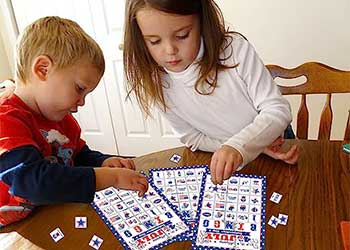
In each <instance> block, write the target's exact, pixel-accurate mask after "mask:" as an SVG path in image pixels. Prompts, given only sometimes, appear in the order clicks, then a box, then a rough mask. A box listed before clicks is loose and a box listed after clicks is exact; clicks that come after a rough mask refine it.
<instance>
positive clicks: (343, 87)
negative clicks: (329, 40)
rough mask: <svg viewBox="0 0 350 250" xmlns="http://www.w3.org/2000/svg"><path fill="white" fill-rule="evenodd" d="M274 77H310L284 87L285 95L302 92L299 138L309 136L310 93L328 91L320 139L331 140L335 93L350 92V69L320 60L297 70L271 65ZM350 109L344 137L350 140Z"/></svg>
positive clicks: (298, 127)
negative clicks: (336, 67) (307, 101)
mask: <svg viewBox="0 0 350 250" xmlns="http://www.w3.org/2000/svg"><path fill="white" fill-rule="evenodd" d="M267 68H268V69H269V71H270V73H271V75H272V77H273V78H274V79H275V78H277V77H279V78H284V79H294V78H298V77H301V76H305V77H306V82H305V83H303V84H300V85H297V86H280V85H279V88H280V90H281V93H282V94H283V95H301V103H300V107H299V111H298V115H297V133H296V134H297V137H298V138H300V139H308V126H309V110H308V108H307V105H306V95H309V94H327V101H326V104H325V106H324V108H323V111H322V114H321V118H320V125H319V133H318V139H320V140H321V139H322V140H323V139H325V140H329V139H330V134H331V127H332V120H333V112H332V107H331V95H332V94H334V93H350V71H343V70H339V69H335V68H332V67H329V66H327V65H325V64H322V63H319V62H307V63H304V64H302V65H300V66H298V67H296V68H293V69H286V68H283V67H281V66H278V65H267ZM349 119H350V111H349V114H348V121H347V125H346V129H345V133H344V139H347V140H349V139H350V135H349V134H350V131H349V129H350V121H349Z"/></svg>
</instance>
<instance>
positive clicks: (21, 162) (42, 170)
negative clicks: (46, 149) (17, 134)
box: [0, 146, 96, 205]
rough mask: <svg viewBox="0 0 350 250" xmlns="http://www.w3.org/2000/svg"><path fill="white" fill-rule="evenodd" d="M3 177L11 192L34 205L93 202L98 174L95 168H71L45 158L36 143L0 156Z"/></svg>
mask: <svg viewBox="0 0 350 250" xmlns="http://www.w3.org/2000/svg"><path fill="white" fill-rule="evenodd" d="M0 180H1V181H3V182H4V183H6V184H7V185H9V187H10V189H9V192H10V194H11V195H14V196H18V197H21V198H24V199H26V200H28V201H30V202H32V203H33V204H35V205H40V204H51V203H62V202H82V203H89V202H92V200H93V198H94V193H95V188H96V177H95V172H94V169H93V168H92V167H79V166H76V167H70V166H65V165H62V164H59V163H55V162H53V161H50V160H49V159H44V158H43V157H42V156H41V154H40V152H39V151H38V149H37V148H36V147H34V146H22V147H18V148H15V149H12V150H10V151H8V152H6V153H4V154H3V155H1V157H0Z"/></svg>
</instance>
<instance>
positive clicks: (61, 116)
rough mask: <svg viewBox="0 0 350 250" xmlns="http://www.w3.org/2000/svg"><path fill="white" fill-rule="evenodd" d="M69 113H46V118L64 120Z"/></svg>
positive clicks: (57, 120)
mask: <svg viewBox="0 0 350 250" xmlns="http://www.w3.org/2000/svg"><path fill="white" fill-rule="evenodd" d="M68 114H69V113H65V114H55V115H52V114H49V115H45V118H46V119H47V120H49V121H52V122H59V121H62V120H63V118H64V117H65V116H66V115H68Z"/></svg>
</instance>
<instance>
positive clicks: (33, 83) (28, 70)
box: [0, 17, 148, 227]
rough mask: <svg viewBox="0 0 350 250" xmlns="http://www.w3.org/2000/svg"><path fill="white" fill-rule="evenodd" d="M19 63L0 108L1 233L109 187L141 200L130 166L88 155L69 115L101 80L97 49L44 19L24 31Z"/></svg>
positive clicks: (62, 22)
mask: <svg viewBox="0 0 350 250" xmlns="http://www.w3.org/2000/svg"><path fill="white" fill-rule="evenodd" d="M16 60H17V62H16V90H15V92H14V94H13V95H11V96H10V97H8V98H7V99H5V100H3V101H2V102H1V105H0V227H1V226H5V225H7V224H9V223H12V222H15V221H18V220H20V219H22V218H24V217H26V216H27V215H28V214H29V213H30V212H31V211H32V209H33V208H34V207H35V206H37V205H41V204H51V203H60V202H85V203H89V202H91V201H92V200H93V198H94V193H95V191H96V190H100V189H103V188H106V187H109V186H113V187H115V188H120V189H131V190H135V191H138V192H139V195H140V196H141V195H143V194H144V193H145V192H146V191H147V188H148V183H147V179H146V178H145V177H143V176H142V175H141V174H139V173H137V172H136V171H134V169H135V166H134V163H133V162H132V161H131V160H127V159H122V158H119V157H114V156H111V155H105V154H102V153H100V152H97V151H92V150H90V149H89V147H88V146H87V145H86V144H85V142H84V141H83V140H82V139H81V138H80V132H81V129H80V127H79V125H78V124H77V122H76V121H75V119H74V118H73V116H72V115H71V113H73V112H77V110H78V107H79V106H83V105H84V102H85V97H86V95H87V94H88V93H90V92H91V91H92V90H93V89H95V87H96V86H97V84H98V82H99V80H100V79H101V77H102V75H103V73H104V68H105V62H104V58H103V53H102V51H101V49H100V47H99V46H98V45H97V43H96V42H95V41H94V40H93V39H92V38H91V37H89V36H88V35H87V34H86V33H85V32H84V31H83V30H82V29H81V27H80V26H79V25H78V24H77V23H75V22H73V21H70V20H67V19H63V18H59V17H45V18H42V19H39V20H37V21H35V22H34V23H33V24H31V25H29V26H28V27H27V28H26V29H25V30H24V32H23V33H22V35H21V37H20V39H19V41H18V44H17V58H16ZM73 165H74V167H72V166H73ZM99 167H101V168H99Z"/></svg>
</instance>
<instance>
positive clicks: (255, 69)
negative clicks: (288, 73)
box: [162, 35, 292, 168]
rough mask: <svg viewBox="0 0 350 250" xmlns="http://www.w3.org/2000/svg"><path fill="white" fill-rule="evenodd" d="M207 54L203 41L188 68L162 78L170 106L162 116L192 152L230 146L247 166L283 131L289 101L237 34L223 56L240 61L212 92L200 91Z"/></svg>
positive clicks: (230, 62)
mask: <svg viewBox="0 0 350 250" xmlns="http://www.w3.org/2000/svg"><path fill="white" fill-rule="evenodd" d="M203 52H204V46H203V42H202V44H201V46H200V50H199V53H198V55H197V58H196V60H195V61H194V63H193V64H192V65H190V66H189V67H188V68H187V69H186V70H184V71H183V72H171V71H168V70H166V71H167V73H166V74H164V75H163V79H162V80H163V82H165V83H164V85H165V86H166V87H164V88H163V91H164V97H165V101H166V104H167V106H168V109H167V110H166V112H165V113H164V112H163V115H164V117H165V118H166V119H167V120H168V121H169V123H170V124H171V126H172V127H173V129H174V130H175V132H176V133H177V134H178V135H179V137H180V140H181V142H182V143H184V144H185V145H186V146H187V147H189V148H190V149H191V150H193V151H195V150H197V149H199V150H202V151H209V152H214V151H216V150H217V149H219V148H220V147H221V145H223V144H225V145H229V146H232V147H233V148H235V149H237V150H238V151H239V152H240V153H241V155H242V157H243V163H242V165H241V167H243V166H244V165H246V164H247V163H249V162H250V161H252V160H254V159H255V158H256V157H257V156H258V155H259V154H260V153H261V152H262V151H263V150H264V148H265V147H266V146H268V145H270V144H271V143H272V142H273V141H274V140H275V139H276V138H277V137H278V136H280V135H281V134H282V133H283V131H284V130H285V129H286V127H287V126H288V124H289V123H290V122H291V119H292V115H291V110H290V105H289V103H288V101H287V100H286V99H284V98H283V97H282V95H281V93H280V91H279V89H278V87H277V85H276V84H275V82H274V81H273V79H272V77H271V75H270V73H269V72H268V70H267V69H266V67H265V65H264V64H263V62H262V61H261V60H260V58H259V56H258V55H257V54H256V52H255V50H254V48H253V47H252V45H251V44H250V43H249V42H248V41H247V40H245V39H244V38H242V37H241V36H238V35H234V36H233V41H232V43H231V45H230V46H229V47H228V48H227V49H226V50H225V51H224V53H223V55H222V58H225V57H227V56H228V55H230V54H231V56H230V57H229V58H227V59H226V60H225V61H224V64H226V65H235V64H237V63H238V64H239V65H238V66H237V67H235V68H232V69H226V70H223V71H221V72H220V73H219V75H218V85H217V88H216V89H215V90H214V92H213V94H211V95H200V94H199V93H197V92H196V90H195V88H194V85H195V82H196V80H197V79H198V77H199V69H198V67H197V65H196V62H197V61H198V60H200V59H201V57H202V55H203ZM207 87H208V86H207ZM241 167H240V168H241Z"/></svg>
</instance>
